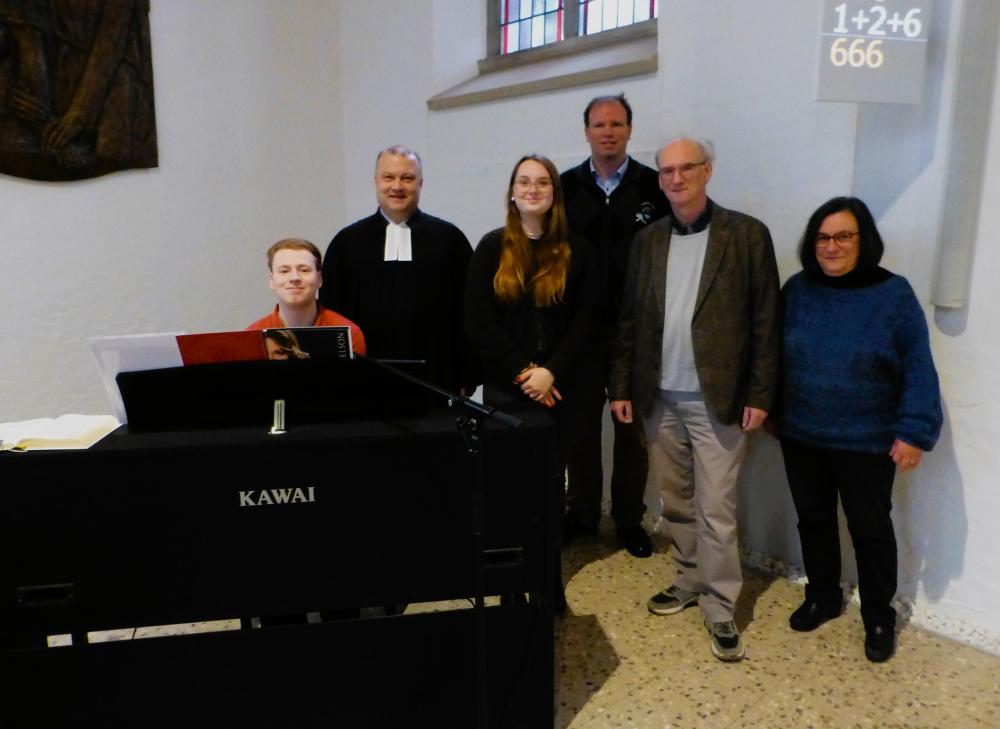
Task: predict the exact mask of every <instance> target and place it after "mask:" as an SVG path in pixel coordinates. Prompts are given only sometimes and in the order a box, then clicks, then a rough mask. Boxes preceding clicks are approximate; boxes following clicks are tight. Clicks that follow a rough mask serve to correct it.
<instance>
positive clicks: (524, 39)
mask: <svg viewBox="0 0 1000 729" xmlns="http://www.w3.org/2000/svg"><path fill="white" fill-rule="evenodd" d="M519 32H520V34H521V39H520V43H521V50H522V51H523V50H524V49H525V48H531V21H530V20H522V21H521V24H520V29H519Z"/></svg>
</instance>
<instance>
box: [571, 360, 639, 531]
mask: <svg viewBox="0 0 1000 729" xmlns="http://www.w3.org/2000/svg"><path fill="white" fill-rule="evenodd" d="M610 352H611V344H610V342H605V343H604V345H603V346H602V348H601V350H600V351H599V352H595V353H594V355H593V356H592V358H591V359H590V360H589V361H588V362H586V363H583V364H582V368H583V369H582V371H581V372H580V373H579V384H578V386H577V388H576V392H575V395H576V397H577V398H578V402H577V408H574V411H575V412H574V415H575V416H576V417H575V420H574V422H573V424H572V426H571V432H570V442H569V454H568V459H567V467H568V469H567V470H568V475H569V481H568V484H567V492H566V504H567V513H568V514H571V515H573V516H574V517H575V518H577V519H579V520H580V522H581V523H583V524H586V525H591V526H592V525H596V524H597V522H598V520H599V519H600V518H601V495H602V493H603V491H604V472H603V470H602V468H601V426H602V425H603V421H604V411H605V410H606V409H607V406H608V400H607V395H606V390H605V385H606V383H607V378H608V368H609V366H610V360H611V355H610ZM557 387H558V384H557ZM612 422H613V423H614V429H615V435H614V437H615V441H614V457H613V460H612V471H611V516H612V517H613V518H614V520H615V523H616V524H617V525H618V526H619V527H623V526H634V525H636V524H638V523H639V522H641V521H642V515H643V513H644V512H645V511H646V505H645V503H644V502H643V494H644V493H645V490H646V473H647V471H648V467H649V466H648V458H647V456H646V439H645V437H644V436H643V432H642V424H641V423H640V422H639V419H638V418H637V419H636V422H633V423H629V424H627V425H626V424H623V423H619V422H618V421H617V420H615V419H614V418H613V417H612Z"/></svg>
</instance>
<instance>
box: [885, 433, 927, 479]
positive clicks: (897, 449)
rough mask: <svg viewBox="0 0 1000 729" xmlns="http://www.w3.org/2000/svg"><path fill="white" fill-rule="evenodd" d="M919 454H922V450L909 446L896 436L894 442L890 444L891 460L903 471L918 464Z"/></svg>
mask: <svg viewBox="0 0 1000 729" xmlns="http://www.w3.org/2000/svg"><path fill="white" fill-rule="evenodd" d="M921 456H923V452H922V451H921V450H920V449H919V448H917V447H916V446H911V445H910V444H909V443H904V442H903V441H901V440H900V439H899V438H896V442H895V443H893V444H892V448H891V449H890V450H889V457H890V458H892V462H893V463H895V464H896V465H897V466H899V467H900V468H901V469H903V470H904V471H908V470H910V469H911V468H916V467H917V466H919V465H920V458H921Z"/></svg>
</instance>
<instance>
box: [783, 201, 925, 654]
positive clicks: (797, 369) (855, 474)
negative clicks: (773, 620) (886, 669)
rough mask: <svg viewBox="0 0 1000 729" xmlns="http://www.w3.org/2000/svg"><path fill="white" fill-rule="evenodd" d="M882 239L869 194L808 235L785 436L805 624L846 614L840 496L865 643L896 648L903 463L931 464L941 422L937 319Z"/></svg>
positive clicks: (827, 211)
mask: <svg viewBox="0 0 1000 729" xmlns="http://www.w3.org/2000/svg"><path fill="white" fill-rule="evenodd" d="M882 252H883V243H882V238H881V236H880V235H879V233H878V229H877V228H876V227H875V221H874V219H873V218H872V214H871V212H870V211H869V210H868V207H867V206H866V205H865V204H864V203H863V202H861V201H860V200H858V199H857V198H849V197H838V198H834V199H832V200H830V201H828V202H826V203H824V204H823V205H822V206H820V207H819V209H818V210H816V212H815V213H813V215H812V217H811V218H810V219H809V223H808V225H807V226H806V231H805V234H804V235H803V237H802V242H801V244H800V247H799V259H800V261H801V262H802V269H803V270H802V272H800V273H798V274H796V275H794V276H792V277H791V278H790V279H789V280H788V282H787V283H786V284H785V286H784V288H783V289H782V296H783V303H784V327H785V328H784V360H783V383H782V411H781V416H780V431H781V447H782V454H783V456H784V460H785V470H786V472H787V474H788V482H789V485H790V487H791V491H792V499H793V500H794V502H795V510H796V512H797V514H798V518H799V523H798V530H799V538H800V539H801V542H802V559H803V562H804V564H805V570H806V576H807V577H808V580H809V581H808V584H807V585H806V599H805V602H804V603H802V605H801V606H800V607H799V608H798V609H797V610H795V612H793V613H792V614H791V617H790V618H789V624H790V626H791V627H792V629H793V630H798V631H810V630H814V629H816V628H817V627H819V626H820V625H821V624H822V623H824V622H826V621H827V620H830V619H832V618H835V617H837V616H838V615H840V613H841V611H842V609H843V593H842V592H841V588H840V542H839V528H838V525H837V495H838V494H839V495H840V500H841V503H842V504H843V507H844V514H845V515H846V516H847V526H848V529H849V531H850V533H851V540H852V541H853V543H854V551H855V554H856V556H857V564H858V591H859V593H860V597H861V617H862V619H863V621H864V624H865V655H866V656H867V657H868V659H869V660H872V661H876V662H878V661H885V660H887V659H888V658H889V657H890V656H891V655H892V652H893V650H894V648H895V621H896V613H895V610H893V608H892V607H891V605H890V603H891V601H892V598H893V596H894V595H895V592H896V538H895V534H894V533H893V527H892V519H891V516H890V511H891V509H892V502H891V493H892V482H893V479H894V477H895V473H896V469H897V468H899V469H900V470H908V469H911V468H916V467H917V466H918V465H919V464H920V458H921V454H922V451H929V450H930V449H931V448H932V447H933V446H934V443H935V441H936V440H937V437H938V434H939V433H940V430H941V420H942V416H941V399H940V392H939V389H938V378H937V372H936V371H935V369H934V362H933V360H932V359H931V352H930V344H929V341H928V334H927V323H926V321H925V319H924V313H923V310H922V309H921V307H920V304H919V302H918V301H917V298H916V296H915V295H914V293H913V289H912V288H911V287H910V284H909V283H908V282H907V280H906V279H905V278H903V277H902V276H897V275H895V274H893V273H891V272H889V271H887V270H885V269H884V268H881V267H880V266H879V265H878V263H879V261H880V260H881V258H882Z"/></svg>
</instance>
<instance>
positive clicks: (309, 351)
mask: <svg viewBox="0 0 1000 729" xmlns="http://www.w3.org/2000/svg"><path fill="white" fill-rule="evenodd" d="M264 347H265V349H266V350H267V358H268V359H275V360H282V359H284V360H287V359H315V360H331V359H351V358H352V357H353V356H354V352H353V350H352V347H351V330H350V327H285V328H282V329H265V330H264Z"/></svg>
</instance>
